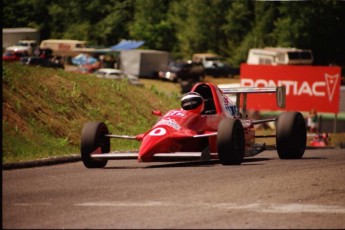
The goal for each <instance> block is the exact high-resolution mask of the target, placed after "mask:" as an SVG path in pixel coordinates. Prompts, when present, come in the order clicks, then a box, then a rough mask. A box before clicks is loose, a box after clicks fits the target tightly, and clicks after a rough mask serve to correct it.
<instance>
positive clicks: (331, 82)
mask: <svg viewBox="0 0 345 230" xmlns="http://www.w3.org/2000/svg"><path fill="white" fill-rule="evenodd" d="M338 79H339V74H335V75H329V74H327V73H325V80H326V86H327V93H328V99H329V101H332V100H333V96H334V92H335V89H336V87H337V82H338Z"/></svg>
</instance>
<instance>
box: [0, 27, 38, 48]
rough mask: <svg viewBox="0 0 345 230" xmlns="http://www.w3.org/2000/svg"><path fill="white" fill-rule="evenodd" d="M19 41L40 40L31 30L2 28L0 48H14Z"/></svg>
mask: <svg viewBox="0 0 345 230" xmlns="http://www.w3.org/2000/svg"><path fill="white" fill-rule="evenodd" d="M21 40H34V41H36V42H37V43H38V42H39V40H40V34H39V32H38V31H37V30H36V29H33V28H3V29H2V48H7V47H9V46H14V45H16V44H18V43H19V41H21Z"/></svg>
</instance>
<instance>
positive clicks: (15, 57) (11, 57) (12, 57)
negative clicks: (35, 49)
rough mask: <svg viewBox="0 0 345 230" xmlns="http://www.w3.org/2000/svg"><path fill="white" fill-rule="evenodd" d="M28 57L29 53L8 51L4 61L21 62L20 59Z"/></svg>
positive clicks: (3, 57)
mask: <svg viewBox="0 0 345 230" xmlns="http://www.w3.org/2000/svg"><path fill="white" fill-rule="evenodd" d="M26 56H28V52H27V51H12V50H9V51H6V52H5V53H4V54H3V55H2V60H3V61H20V59H21V58H22V57H26Z"/></svg>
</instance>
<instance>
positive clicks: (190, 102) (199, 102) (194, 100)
mask: <svg viewBox="0 0 345 230" xmlns="http://www.w3.org/2000/svg"><path fill="white" fill-rule="evenodd" d="M181 107H182V109H184V110H188V111H190V112H193V113H201V112H202V111H203V110H204V99H203V98H202V96H201V95H200V94H199V93H197V92H189V93H187V94H186V95H185V96H183V98H182V99H181Z"/></svg>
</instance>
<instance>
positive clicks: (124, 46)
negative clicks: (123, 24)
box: [110, 40, 145, 50]
mask: <svg viewBox="0 0 345 230" xmlns="http://www.w3.org/2000/svg"><path fill="white" fill-rule="evenodd" d="M144 43H145V42H144V41H135V40H122V41H121V42H119V43H118V44H117V45H114V46H112V47H110V48H111V49H112V50H130V49H136V48H138V47H140V46H142V45H143V44H144Z"/></svg>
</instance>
